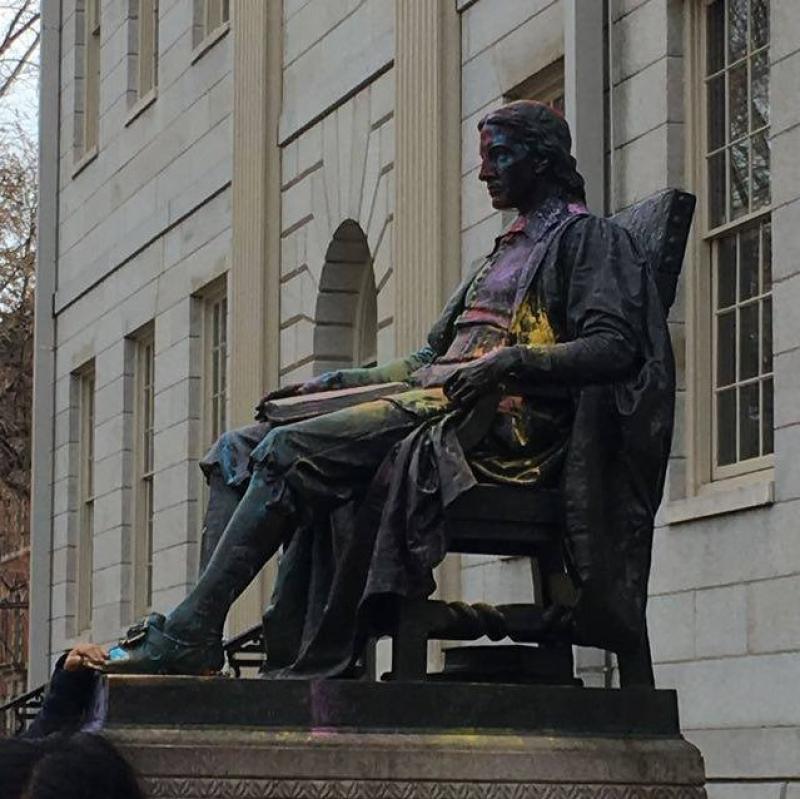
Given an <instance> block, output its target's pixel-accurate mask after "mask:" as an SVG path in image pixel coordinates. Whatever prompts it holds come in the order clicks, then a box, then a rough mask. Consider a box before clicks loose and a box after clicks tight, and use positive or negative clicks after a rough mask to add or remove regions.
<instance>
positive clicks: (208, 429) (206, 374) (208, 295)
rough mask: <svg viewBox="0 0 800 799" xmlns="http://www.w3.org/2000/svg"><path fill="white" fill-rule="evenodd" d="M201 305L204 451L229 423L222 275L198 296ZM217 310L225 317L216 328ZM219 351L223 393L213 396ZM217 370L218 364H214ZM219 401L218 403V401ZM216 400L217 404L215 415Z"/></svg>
mask: <svg viewBox="0 0 800 799" xmlns="http://www.w3.org/2000/svg"><path fill="white" fill-rule="evenodd" d="M200 301H201V302H202V307H203V312H202V342H203V374H202V385H203V411H202V413H203V424H202V429H203V444H204V447H205V448H208V447H210V446H211V444H213V443H214V441H216V439H217V438H218V437H219V436H220V435H221V434H222V433H224V432H225V430H226V426H227V421H228V416H229V413H228V400H229V395H228V388H229V380H228V363H229V356H230V349H229V342H230V328H229V322H230V314H229V313H228V310H229V309H228V281H227V276H226V275H222V276H221V277H219V278H217V279H216V280H215V281H213V282H212V283H211V284H209V285H208V286H207V287H206V288H205V289H204V290H203V291H202V293H201V294H200ZM218 309H219V310H220V313H221V315H222V316H223V317H224V319H223V324H222V325H221V326H220V325H216V326H215V320H214V317H215V314H216V311H217V310H218ZM215 327H216V329H217V331H219V332H221V333H222V339H220V340H217V341H215V339H214V332H215ZM220 350H222V351H223V353H224V355H223V360H222V363H223V368H222V369H220V370H219V375H220V376H221V383H222V389H221V391H219V392H216V391H215V389H216V388H217V387H215V385H214V379H213V378H214V369H215V355H216V354H217V353H218V352H219V351H220ZM216 365H217V366H218V365H219V364H216ZM220 397H221V402H220V401H219V398H220ZM215 398H216V399H217V400H218V401H217V405H216V411H215Z"/></svg>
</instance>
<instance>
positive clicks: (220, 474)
mask: <svg viewBox="0 0 800 799" xmlns="http://www.w3.org/2000/svg"><path fill="white" fill-rule="evenodd" d="M269 431H270V425H269V424H266V423H265V422H257V423H256V424H250V425H246V426H245V427H240V428H237V429H236V430H227V431H226V432H224V433H222V435H221V436H220V437H219V438H218V439H217V440H216V441H215V442H214V444H213V446H212V447H211V449H210V450H209V451H208V452H207V453H206V455H205V457H204V458H203V460H202V461H200V468H201V469H202V470H203V473H204V474H205V476H206V481H207V483H208V488H209V496H208V508H207V510H206V516H205V520H204V523H203V533H202V538H201V541H200V569H199V574H202V573H203V570H204V569H205V567H206V566H207V565H208V562H209V560H211V556H212V555H213V554H214V550H215V549H216V548H217V543H218V542H219V539H220V538H221V536H222V533H223V532H224V531H225V527H226V526H227V525H228V522H229V521H230V519H231V516H233V513H234V511H235V510H236V507H237V505H238V504H239V502H240V501H241V499H242V497H243V496H244V492H245V489H246V488H247V484H248V483H249V481H250V477H251V476H252V471H251V468H250V455H251V454H252V452H253V450H254V449H255V448H256V447H257V446H258V445H259V444H260V443H261V442H262V441H263V440H264V438H265V437H266V436H267V434H268V433H269Z"/></svg>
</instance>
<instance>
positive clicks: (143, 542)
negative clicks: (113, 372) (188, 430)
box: [133, 323, 155, 616]
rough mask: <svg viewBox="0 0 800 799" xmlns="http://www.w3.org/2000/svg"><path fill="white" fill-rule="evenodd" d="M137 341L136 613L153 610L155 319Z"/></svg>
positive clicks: (135, 363)
mask: <svg viewBox="0 0 800 799" xmlns="http://www.w3.org/2000/svg"><path fill="white" fill-rule="evenodd" d="M133 342H134V348H135V349H134V380H133V385H134V406H133V408H134V444H133V461H134V473H135V480H134V486H135V487H134V514H133V596H134V615H135V616H139V615H141V614H143V613H146V612H148V611H149V610H150V608H151V606H152V602H153V590H154V583H153V560H154V558H153V553H154V549H155V547H154V529H155V525H154V520H155V509H154V502H153V498H154V489H155V449H154V444H155V434H154V428H155V327H154V325H153V324H152V323H150V324H149V325H147V326H146V327H145V328H144V329H142V330H141V331H140V332H139V333H137V334H136V336H134V337H133Z"/></svg>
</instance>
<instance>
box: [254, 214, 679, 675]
mask: <svg viewBox="0 0 800 799" xmlns="http://www.w3.org/2000/svg"><path fill="white" fill-rule="evenodd" d="M476 271H477V270H474V271H473V272H471V273H470V275H468V276H467V278H466V279H465V280H464V281H463V283H462V284H461V286H459V288H458V289H457V290H456V292H455V293H454V295H453V296H452V298H451V299H450V301H449V302H448V304H447V305H446V307H445V309H444V311H443V313H442V315H441V317H440V319H439V320H438V321H437V323H436V324H435V325H434V327H433V328H432V330H431V333H430V335H429V337H428V344H427V346H426V347H425V348H423V350H421V351H420V352H418V353H415V354H414V355H413V356H410V358H409V359H408V362H409V364H410V365H411V366H417V365H419V364H420V363H425V362H429V361H430V360H431V359H432V358H435V357H436V356H437V355H440V354H443V353H444V352H445V351H446V350H447V347H448V345H449V343H450V341H451V339H452V335H453V330H454V324H455V320H456V318H457V316H458V314H459V313H460V312H461V310H462V308H463V305H464V297H465V295H466V292H467V290H468V289H469V286H470V285H471V282H472V279H473V277H474V274H475V272H476ZM519 287H520V288H519V291H518V292H517V297H516V305H517V307H519V306H520V305H521V304H522V303H523V302H530V301H531V298H532V297H534V296H535V301H536V303H537V305H538V306H540V307H543V308H544V310H545V311H546V313H547V316H548V318H549V322H550V324H551V325H552V327H553V329H554V331H555V334H556V340H557V341H558V342H560V343H559V344H556V345H554V346H552V347H549V348H542V349H541V350H540V351H537V358H535V359H534V362H533V367H532V368H531V370H530V371H529V378H530V379H531V381H532V387H533V388H535V387H541V386H553V387H558V388H561V389H565V402H568V403H571V405H572V413H573V422H572V427H571V432H570V434H569V440H568V442H567V447H566V453H565V460H564V465H563V469H562V472H561V481H560V482H561V489H562V494H563V499H564V520H563V521H564V524H563V536H564V537H563V545H564V552H565V556H566V560H567V564H568V568H569V571H570V573H571V575H572V577H573V579H574V581H575V583H576V587H577V588H578V596H579V599H578V603H577V605H576V607H575V608H574V609H572V610H571V612H570V620H571V625H572V628H571V630H570V635H571V637H572V639H573V640H574V642H575V643H580V644H585V645H595V646H600V647H603V648H608V649H616V650H621V649H625V648H626V647H633V646H635V645H636V644H637V643H638V641H639V639H640V636H641V630H642V624H643V621H644V613H645V605H646V599H647V580H648V575H649V568H650V551H651V545H652V534H653V520H654V516H655V512H656V510H657V508H658V505H659V502H660V500H661V495H662V491H663V485H664V476H665V471H666V463H667V458H668V454H669V448H670V442H671V435H672V419H673V410H674V363H673V357H672V351H671V346H670V340H669V335H668V331H667V326H666V320H665V318H664V311H663V308H662V305H661V303H660V301H659V298H658V294H657V290H656V287H655V283H654V281H653V277H652V275H651V274H650V270H649V267H648V265H647V263H646V261H645V260H644V259H643V257H642V256H641V255H640V254H639V253H638V251H637V249H636V247H635V245H634V243H633V241H632V239H631V237H630V235H629V234H628V233H627V232H626V231H625V230H624V229H622V228H621V227H619V226H617V225H615V224H614V223H613V222H610V221H608V220H603V219H599V218H596V217H593V216H591V215H588V214H586V213H576V212H575V210H574V209H570V208H568V207H567V205H566V203H564V204H562V205H560V206H559V207H557V208H556V209H554V212H553V214H552V218H551V219H549V220H547V224H545V225H543V226H542V229H541V230H540V231H539V239H538V244H537V246H536V247H535V248H534V249H533V252H532V254H531V257H530V259H529V261H528V263H527V264H526V266H525V274H524V276H522V278H521V279H520V282H519ZM538 356H541V357H538ZM620 363H627V364H629V366H628V367H627V368H626V369H625V371H624V374H621V373H620V366H619V365H620ZM395 370H396V368H395ZM359 373H360V374H359ZM384 377H385V376H384V375H382V374H381V370H380V369H376V370H372V371H371V374H370V375H369V380H370V381H371V382H381V380H383V379H384ZM350 378H351V380H352V381H353V382H355V381H356V380H359V379H362V380H363V379H364V373H363V372H362V371H361V370H358V372H354V373H352V374H351V375H350ZM456 422H457V417H456V416H455V415H454V414H446V415H445V416H443V417H442V418H439V419H436V420H427V421H425V422H424V423H421V424H420V425H419V427H418V428H417V429H416V430H415V431H414V432H413V433H412V434H411V435H409V436H408V438H407V439H406V440H404V441H403V442H401V443H400V445H399V446H398V447H395V448H394V449H393V450H392V451H391V452H390V453H389V454H388V455H387V457H386V459H385V460H384V463H383V465H382V467H381V469H380V470H379V473H378V475H377V476H376V478H375V480H374V481H373V483H372V485H371V486H370V487H369V489H368V490H367V491H366V493H365V495H364V498H363V500H362V501H361V502H360V503H359V504H358V506H357V507H347V508H343V509H341V510H340V511H337V512H336V513H334V514H332V515H326V516H324V517H320V518H317V519H315V520H314V522H313V523H312V524H311V525H309V526H308V527H307V528H306V529H305V530H300V531H298V533H297V534H296V535H295V536H294V538H293V540H292V541H291V543H290V544H289V546H288V547H287V550H286V553H285V556H284V559H283V561H282V563H281V566H280V569H279V579H278V583H277V586H276V592H275V595H274V597H273V603H272V606H271V607H270V609H269V610H268V611H267V614H266V615H265V631H266V643H267V653H268V664H267V665H268V669H269V671H268V674H272V675H274V676H280V677H309V676H335V675H337V674H341V673H342V672H343V671H345V670H346V669H347V668H348V666H349V665H350V664H351V662H352V659H353V657H354V654H355V653H356V652H357V651H358V648H359V646H360V644H361V642H362V640H361V635H362V634H364V633H365V631H366V630H367V629H368V627H369V621H370V617H371V616H372V617H373V618H374V615H375V614H376V613H380V612H382V609H383V608H385V607H386V604H385V603H384V600H385V599H386V598H387V597H397V596H406V597H422V596H426V595H428V594H429V593H430V592H431V591H432V590H433V587H434V582H433V579H432V570H433V568H434V567H435V566H436V564H437V563H439V562H440V561H441V559H442V558H443V557H444V555H445V553H446V551H447V541H446V534H445V525H444V512H445V508H446V506H447V505H448V504H449V503H450V502H452V501H454V500H455V499H456V498H457V497H458V496H459V495H460V494H461V493H463V492H464V491H467V490H469V489H470V488H471V487H472V486H473V485H474V484H475V477H474V474H473V472H472V470H471V469H470V467H469V464H468V460H467V458H466V456H465V454H464V453H463V452H462V451H461V448H460V446H459V444H458V441H457V439H456V436H455V424H456Z"/></svg>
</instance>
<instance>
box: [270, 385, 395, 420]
mask: <svg viewBox="0 0 800 799" xmlns="http://www.w3.org/2000/svg"><path fill="white" fill-rule="evenodd" d="M408 388H409V386H408V384H407V383H376V384H373V385H369V386H356V387H354V388H340V389H337V390H336V391H319V392H317V393H316V394H299V395H297V396H294V397H283V398H282V399H276V400H272V401H271V402H267V403H265V404H264V416H265V417H266V420H267V421H268V422H272V423H274V424H288V423H290V422H300V421H302V420H303V419H310V418H312V417H314V416H321V415H322V414H323V413H333V412H334V411H340V410H342V409H343V408H350V407H352V406H353V405H360V404H361V403H362V402H370V401H372V400H376V399H380V398H381V397H388V396H390V395H392V394H399V393H400V392H401V391H408Z"/></svg>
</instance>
